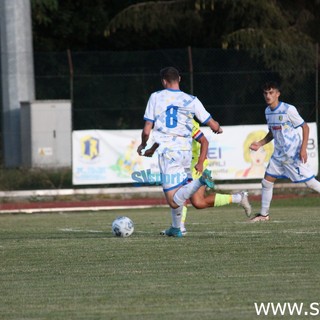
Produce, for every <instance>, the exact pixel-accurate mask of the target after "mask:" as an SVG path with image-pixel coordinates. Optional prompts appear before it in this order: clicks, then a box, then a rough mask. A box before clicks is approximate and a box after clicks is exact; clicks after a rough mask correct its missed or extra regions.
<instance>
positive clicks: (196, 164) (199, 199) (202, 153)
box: [144, 120, 251, 235]
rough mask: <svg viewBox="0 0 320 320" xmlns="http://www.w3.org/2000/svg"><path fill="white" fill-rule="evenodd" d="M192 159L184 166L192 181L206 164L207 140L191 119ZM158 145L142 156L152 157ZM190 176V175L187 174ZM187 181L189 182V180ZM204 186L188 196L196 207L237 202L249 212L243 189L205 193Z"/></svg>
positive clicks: (198, 176)
mask: <svg viewBox="0 0 320 320" xmlns="http://www.w3.org/2000/svg"><path fill="white" fill-rule="evenodd" d="M192 138H193V140H192V161H191V167H190V168H189V167H188V168H186V172H188V171H189V170H190V171H191V173H192V175H191V176H192V179H190V181H192V180H193V179H198V178H200V177H201V173H202V172H203V170H204V168H206V167H207V165H208V160H207V152H208V145H209V142H208V140H207V138H206V137H205V136H204V134H203V132H202V131H201V130H200V126H199V123H198V122H197V121H195V120H193V129H192ZM158 147H159V144H158V143H154V144H153V145H152V146H151V148H149V149H147V150H146V151H145V152H144V156H146V157H152V155H153V154H154V152H155V151H156V149H157V148H158ZM189 176H190V175H189ZM190 181H189V182H190ZM205 191H206V186H201V187H200V188H199V189H198V190H197V191H196V192H195V193H194V194H193V195H192V196H191V198H190V201H191V203H192V204H193V206H194V207H195V208H197V209H205V208H209V207H220V206H224V205H228V204H230V203H238V204H240V205H241V206H242V207H243V209H244V210H245V213H246V214H247V216H250V214H251V205H250V203H249V200H248V193H247V192H245V191H241V192H239V193H236V194H220V193H213V194H209V195H205ZM187 210H188V208H187V203H185V204H184V205H183V209H182V217H181V224H180V230H181V233H182V235H185V234H186V233H187V230H186V227H185V222H186V216H187ZM161 234H162V235H167V230H164V231H162V232H161Z"/></svg>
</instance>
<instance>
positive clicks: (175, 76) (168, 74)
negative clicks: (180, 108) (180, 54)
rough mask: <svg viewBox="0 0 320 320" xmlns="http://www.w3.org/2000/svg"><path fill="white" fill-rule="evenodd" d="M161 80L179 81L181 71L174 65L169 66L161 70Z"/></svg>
mask: <svg viewBox="0 0 320 320" xmlns="http://www.w3.org/2000/svg"><path fill="white" fill-rule="evenodd" d="M160 78H161V80H166V81H168V82H169V83H171V82H175V81H179V79H180V74H179V71H178V70H177V69H176V68H174V67H167V68H163V69H161V70H160Z"/></svg>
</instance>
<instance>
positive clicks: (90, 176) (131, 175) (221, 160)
mask: <svg viewBox="0 0 320 320" xmlns="http://www.w3.org/2000/svg"><path fill="white" fill-rule="evenodd" d="M309 127H310V135H309V141H308V148H307V151H308V164H309V165H310V167H311V169H312V170H313V172H314V174H315V175H317V174H318V139H317V127H316V124H315V123H309ZM223 130H224V132H223V134H220V135H216V134H214V133H213V132H211V130H210V129H209V128H208V127H201V131H202V132H203V133H204V134H205V136H206V137H207V139H208V141H209V150H208V155H207V156H208V162H209V163H208V169H210V170H211V171H212V177H213V178H214V179H215V180H246V179H261V178H263V175H264V172H265V168H266V166H267V164H268V161H269V159H270V157H271V155H272V152H273V143H272V142H271V143H269V144H267V145H265V146H264V147H262V148H260V149H259V150H258V151H256V152H254V151H250V149H249V145H250V144H251V143H252V142H253V141H258V140H260V139H262V138H263V137H264V136H265V135H266V134H267V132H268V128H267V125H246V126H225V127H223ZM140 141H141V130H81V131H73V137H72V142H73V150H72V163H73V184H75V185H92V184H115V183H116V184H118V183H119V184H121V183H133V184H138V185H139V184H143V183H146V182H149V183H151V184H161V179H160V175H159V169H158V161H157V154H154V156H153V157H152V158H147V157H142V156H139V155H138V154H137V151H136V150H137V148H138V146H139V144H140Z"/></svg>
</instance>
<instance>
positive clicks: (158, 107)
mask: <svg viewBox="0 0 320 320" xmlns="http://www.w3.org/2000/svg"><path fill="white" fill-rule="evenodd" d="M194 116H196V117H197V118H198V119H199V121H200V122H201V123H202V124H205V123H207V122H208V121H209V119H210V118H211V115H210V113H209V112H208V111H207V110H206V109H205V108H204V106H203V104H202V103H201V102H200V100H199V99H198V98H197V97H195V96H192V95H189V94H187V93H185V92H183V91H181V90H173V89H164V90H160V91H157V92H154V93H152V94H151V96H150V98H149V101H148V104H147V107H146V111H145V114H144V120H146V121H151V122H153V123H154V127H153V139H154V140H155V142H157V143H159V144H160V148H161V149H164V148H169V149H171V150H191V144H192V135H191V132H192V128H193V123H192V119H193V118H194Z"/></svg>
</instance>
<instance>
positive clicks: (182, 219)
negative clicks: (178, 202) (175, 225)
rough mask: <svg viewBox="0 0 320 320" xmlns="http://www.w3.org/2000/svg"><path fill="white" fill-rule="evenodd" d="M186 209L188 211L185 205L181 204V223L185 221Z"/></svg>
mask: <svg viewBox="0 0 320 320" xmlns="http://www.w3.org/2000/svg"><path fill="white" fill-rule="evenodd" d="M187 211H188V208H187V206H183V209H182V217H181V223H183V224H184V223H185V222H186V218H187Z"/></svg>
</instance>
